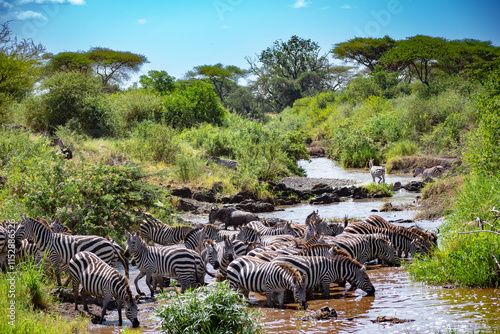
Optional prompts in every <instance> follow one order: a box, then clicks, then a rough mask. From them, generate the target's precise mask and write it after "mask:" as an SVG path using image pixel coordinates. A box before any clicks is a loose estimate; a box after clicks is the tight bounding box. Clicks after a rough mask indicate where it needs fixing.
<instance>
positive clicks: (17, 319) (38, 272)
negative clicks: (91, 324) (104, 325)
mask: <svg viewBox="0 0 500 334" xmlns="http://www.w3.org/2000/svg"><path fill="white" fill-rule="evenodd" d="M51 288H52V286H51V285H49V284H48V282H47V279H46V277H45V274H44V270H43V267H40V266H37V265H34V264H33V263H31V262H26V263H24V264H23V265H22V266H21V267H19V268H17V271H16V272H15V273H10V272H8V273H0V296H2V298H0V308H1V309H2V310H5V311H2V312H1V313H0V332H1V333H12V334H14V333H37V334H43V333H62V332H64V333H85V332H86V329H87V319H85V318H82V317H72V319H71V320H69V319H63V318H62V317H61V316H60V315H58V314H57V312H53V309H54V307H55V306H56V302H55V300H54V297H53V296H51V295H50V294H49V293H48V291H49V290H50V289H51ZM11 302H15V304H11ZM13 305H14V306H13ZM11 310H12V312H11ZM40 310H45V312H40ZM9 315H12V317H9Z"/></svg>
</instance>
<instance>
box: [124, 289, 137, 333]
mask: <svg viewBox="0 0 500 334" xmlns="http://www.w3.org/2000/svg"><path fill="white" fill-rule="evenodd" d="M129 289H130V288H129ZM138 300H139V295H137V296H135V298H132V293H130V294H128V293H127V294H125V297H124V300H123V301H124V302H125V315H126V316H127V318H128V320H130V322H131V323H132V327H139V320H138V319H137V311H138V308H137V301H138Z"/></svg>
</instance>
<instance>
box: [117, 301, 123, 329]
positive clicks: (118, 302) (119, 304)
mask: <svg viewBox="0 0 500 334" xmlns="http://www.w3.org/2000/svg"><path fill="white" fill-rule="evenodd" d="M116 303H117V305H116V306H117V307H118V326H122V322H123V319H122V301H121V299H120V300H117V301H116Z"/></svg>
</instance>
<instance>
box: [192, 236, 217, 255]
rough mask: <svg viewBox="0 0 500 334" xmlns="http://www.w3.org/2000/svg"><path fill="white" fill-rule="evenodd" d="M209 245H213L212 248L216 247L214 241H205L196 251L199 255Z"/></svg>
mask: <svg viewBox="0 0 500 334" xmlns="http://www.w3.org/2000/svg"><path fill="white" fill-rule="evenodd" d="M207 244H209V245H212V247H215V242H214V241H213V240H212V239H206V240H203V242H202V243H201V244H199V245H198V246H197V247H196V249H195V251H196V252H198V253H199V252H200V251H201V250H203V249H204V248H205V246H206V245H207Z"/></svg>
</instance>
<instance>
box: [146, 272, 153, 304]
mask: <svg viewBox="0 0 500 334" xmlns="http://www.w3.org/2000/svg"><path fill="white" fill-rule="evenodd" d="M146 285H147V286H148V288H149V291H150V292H151V299H153V298H154V297H155V290H154V289H153V285H152V284H151V273H149V272H148V273H146Z"/></svg>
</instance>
